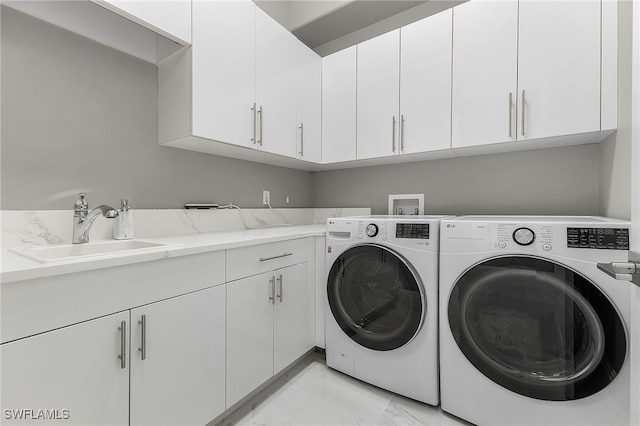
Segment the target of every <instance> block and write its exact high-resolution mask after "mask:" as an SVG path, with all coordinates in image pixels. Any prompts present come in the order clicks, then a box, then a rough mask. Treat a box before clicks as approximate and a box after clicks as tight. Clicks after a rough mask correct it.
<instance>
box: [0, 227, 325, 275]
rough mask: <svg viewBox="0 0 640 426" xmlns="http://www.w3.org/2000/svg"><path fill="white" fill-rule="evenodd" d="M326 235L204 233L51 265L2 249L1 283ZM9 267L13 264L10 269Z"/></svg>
mask: <svg viewBox="0 0 640 426" xmlns="http://www.w3.org/2000/svg"><path fill="white" fill-rule="evenodd" d="M325 234H326V226H325V225H301V226H293V227H283V228H259V229H247V230H242V231H222V232H210V233H202V234H188V235H173V236H166V237H154V238H140V240H144V241H151V242H161V243H166V244H169V245H173V247H170V248H168V249H167V250H162V251H155V252H150V253H130V254H123V255H120V256H114V257H95V258H89V259H81V260H73V261H64V262H62V261H61V262H51V263H38V262H35V261H32V260H29V259H26V258H24V257H23V256H20V255H19V254H15V253H11V252H8V251H7V250H2V253H1V259H2V262H1V263H2V268H1V269H2V271H1V272H0V283H1V284H2V285H4V284H9V283H13V282H17V281H26V280H32V279H40V278H47V277H53V276H58V275H65V274H72V273H76V272H85V271H91V270H97V269H103V268H112V267H117V266H123V265H130V264H135V263H142V262H149V261H155V260H161V259H167V258H176V257H182V256H190V255H195V254H202V253H208V252H216V251H220V250H229V249H234V248H240V247H247V246H253V245H259V244H268V243H273V242H279V241H287V240H294V239H299V238H309V237H324V236H325ZM7 264H13V265H12V266H10V267H8V268H6V265H7Z"/></svg>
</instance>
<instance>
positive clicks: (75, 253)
mask: <svg viewBox="0 0 640 426" xmlns="http://www.w3.org/2000/svg"><path fill="white" fill-rule="evenodd" d="M174 247H176V245H175V244H162V243H152V242H148V241H140V240H113V241H99V242H95V243H86V244H64V245H55V246H44V247H30V248H26V249H9V251H10V252H13V253H16V254H19V255H21V256H24V257H26V258H28V259H31V260H35V261H36V262H40V263H47V262H57V261H63V260H74V259H77V260H80V259H85V258H107V257H117V256H122V255H124V254H134V253H153V252H157V251H164V250H167V249H168V248H174Z"/></svg>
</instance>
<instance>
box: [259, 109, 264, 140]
mask: <svg viewBox="0 0 640 426" xmlns="http://www.w3.org/2000/svg"><path fill="white" fill-rule="evenodd" d="M262 118H263V115H262V105H260V108H259V109H258V129H259V130H260V136H259V137H258V145H260V146H262Z"/></svg>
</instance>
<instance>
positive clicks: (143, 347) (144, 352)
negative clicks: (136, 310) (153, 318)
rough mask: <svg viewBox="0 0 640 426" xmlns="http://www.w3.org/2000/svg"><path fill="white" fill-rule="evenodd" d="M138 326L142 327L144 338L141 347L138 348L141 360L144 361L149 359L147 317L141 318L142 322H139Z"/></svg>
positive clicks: (142, 337)
mask: <svg viewBox="0 0 640 426" xmlns="http://www.w3.org/2000/svg"><path fill="white" fill-rule="evenodd" d="M138 324H140V325H141V326H142V336H141V339H140V347H139V348H138V351H139V352H140V358H141V359H142V360H143V361H144V360H145V359H147V316H146V315H142V317H140V321H138Z"/></svg>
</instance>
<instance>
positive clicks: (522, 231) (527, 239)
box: [513, 228, 536, 246]
mask: <svg viewBox="0 0 640 426" xmlns="http://www.w3.org/2000/svg"><path fill="white" fill-rule="evenodd" d="M513 239H514V241H515V242H516V243H518V244H520V245H521V246H528V245H530V244H532V243H533V241H534V240H535V239H536V234H535V233H534V232H533V231H532V230H531V229H529V228H518V229H516V230H515V231H513Z"/></svg>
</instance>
